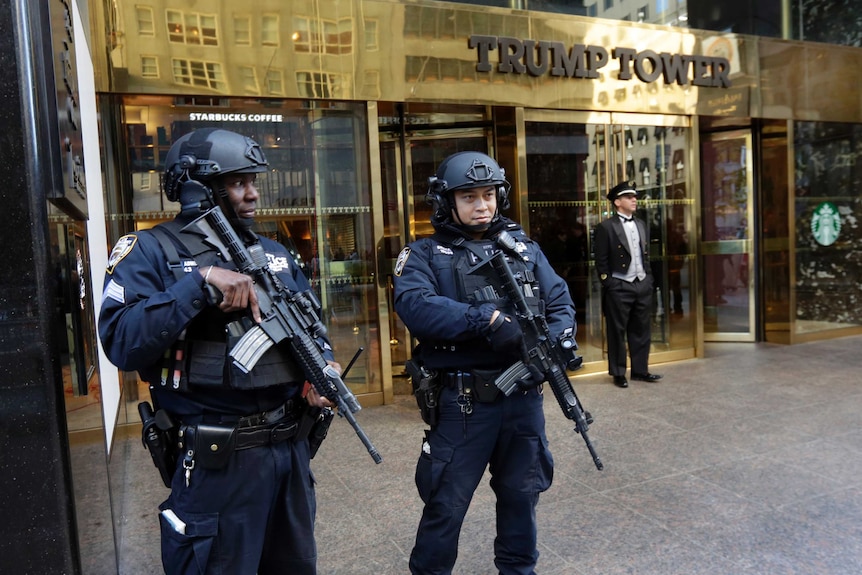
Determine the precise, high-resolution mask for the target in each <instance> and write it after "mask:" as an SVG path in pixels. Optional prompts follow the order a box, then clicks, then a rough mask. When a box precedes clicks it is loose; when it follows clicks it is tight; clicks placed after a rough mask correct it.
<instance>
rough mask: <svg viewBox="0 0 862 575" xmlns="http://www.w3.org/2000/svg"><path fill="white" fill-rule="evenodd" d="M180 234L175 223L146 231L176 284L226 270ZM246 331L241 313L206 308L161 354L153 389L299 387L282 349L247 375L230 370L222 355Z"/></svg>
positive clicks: (297, 373)
mask: <svg viewBox="0 0 862 575" xmlns="http://www.w3.org/2000/svg"><path fill="white" fill-rule="evenodd" d="M180 230H181V224H180V223H179V222H177V221H172V222H167V223H165V224H161V225H158V226H156V227H155V228H152V229H151V230H150V231H151V232H152V233H153V235H154V236H155V237H156V238H157V239H158V240H159V243H160V244H161V246H162V250H163V251H164V252H165V255H166V256H167V258H168V267H169V269H171V271H172V272H173V274H174V277H175V278H176V279H177V281H179V280H180V279H181V278H182V277H183V276H184V275H185V274H186V273H198V271H197V270H198V269H202V268H204V267H207V266H209V265H213V264H216V263H220V264H221V265H222V267H226V268H227V269H230V268H229V267H227V266H224V262H221V261H220V258H219V256H218V254H217V253H216V252H215V251H214V250H213V249H212V247H210V246H208V245H207V244H205V243H204V242H203V241H201V239H200V238H198V237H196V236H194V235H191V234H184V233H181V232H180ZM175 241H176V242H178V243H180V244H181V245H182V246H183V247H184V248H185V249H187V250H188V252H189V253H190V254H191V255H192V258H194V260H195V262H196V263H197V264H198V265H199V266H200V267H198V266H194V267H191V266H189V265H186V262H183V261H182V260H181V259H180V257H179V255H178V253H177V249H176V246H175V243H174V242H175ZM186 259H188V258H186ZM252 325H253V324H252V319H251V318H250V317H249V315H248V314H247V313H242V312H235V313H231V314H226V313H224V312H222V311H221V310H220V309H218V308H217V307H215V306H207V307H206V308H205V309H204V310H203V311H202V312H201V313H200V314H198V315H197V317H195V318H194V319H193V320H192V321H191V323H189V325H188V327H187V328H186V330H185V332H183V334H182V335H181V336H180V338H178V339H177V341H176V342H174V345H173V346H171V348H170V349H169V350H168V351H167V352H166V353H165V356H164V358H163V361H162V369H161V377H160V380H159V381H158V382H155V383H154V385H158V386H159V387H161V388H164V389H171V390H174V391H195V388H198V389H199V388H200V387H213V386H216V387H228V388H231V389H239V390H251V389H262V388H266V387H272V386H274V385H284V384H288V383H297V382H300V383H301V382H302V381H304V380H305V374H304V372H303V371H302V368H301V367H300V366H299V365H298V364H297V363H296V361H295V360H294V359H293V356H292V355H291V353H290V351H289V350H287V349H285V347H284V346H272V347H271V348H269V350H267V352H266V353H264V355H263V356H262V357H261V358H260V360H258V362H257V364H256V365H255V366H254V368H253V369H252V370H251V371H250V372H249V373H244V372H243V371H242V370H241V369H239V368H238V367H236V366H235V365H233V362H232V361H231V360H230V357H229V356H228V353H229V351H230V350H231V349H233V346H234V345H235V344H236V343H237V341H239V339H240V338H241V337H242V335H243V334H244V333H245V332H246V331H247V330H248V329H249V328H250V327H252Z"/></svg>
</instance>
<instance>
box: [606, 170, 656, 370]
mask: <svg viewBox="0 0 862 575" xmlns="http://www.w3.org/2000/svg"><path fill="white" fill-rule="evenodd" d="M608 199H609V200H610V201H611V202H612V203H613V205H614V210H615V211H616V215H615V216H612V217H610V218H608V219H606V220H604V221H603V222H601V223H600V224H599V225H598V226H596V230H595V232H596V233H595V241H594V246H593V248H594V249H593V251H594V253H595V255H596V272H597V273H598V275H599V280H600V281H601V284H602V311H603V312H604V314H605V320H606V323H607V338H608V374H609V375H611V376H612V377H613V378H614V383H615V384H616V385H617V386H619V387H628V380H627V379H626V344H628V354H629V355H630V356H631V377H632V379H634V380H639V381H657V380H659V379H661V376H660V375H658V374H655V373H650V372H649V349H650V343H651V333H650V328H651V317H652V305H653V277H652V272H651V271H650V265H649V228H648V227H647V225H646V224H645V223H644V222H643V221H641V220H639V219H638V218H636V217H634V214H635V210H637V207H638V200H637V186H636V184H635V182H631V181H628V182H623V183H621V184H617V185H616V186H614V187H613V188H611V191H610V192H608Z"/></svg>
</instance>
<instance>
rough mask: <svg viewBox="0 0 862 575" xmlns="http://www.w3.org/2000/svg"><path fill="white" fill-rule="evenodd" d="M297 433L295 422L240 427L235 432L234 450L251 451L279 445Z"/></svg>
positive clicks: (296, 423)
mask: <svg viewBox="0 0 862 575" xmlns="http://www.w3.org/2000/svg"><path fill="white" fill-rule="evenodd" d="M297 431H299V423H298V422H297V421H291V422H289V423H288V422H284V423H276V424H274V425H263V426H260V427H240V428H238V429H237V430H236V447H234V449H236V450H237V451H239V450H241V449H251V448H252V447H262V446H264V445H272V444H273V443H280V442H282V441H287V440H288V439H291V438H293V437H294V436H296V433H297Z"/></svg>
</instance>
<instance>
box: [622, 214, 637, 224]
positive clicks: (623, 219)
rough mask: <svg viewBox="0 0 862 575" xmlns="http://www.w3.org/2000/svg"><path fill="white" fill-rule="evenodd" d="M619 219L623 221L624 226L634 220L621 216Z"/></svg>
mask: <svg viewBox="0 0 862 575" xmlns="http://www.w3.org/2000/svg"><path fill="white" fill-rule="evenodd" d="M620 219H621V220H622V221H623V223H624V224H626V223H628V222H633V221H634V220H635V219H634V217H631V218H627V217H625V216H622V215H621V216H620Z"/></svg>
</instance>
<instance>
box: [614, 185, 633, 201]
mask: <svg viewBox="0 0 862 575" xmlns="http://www.w3.org/2000/svg"><path fill="white" fill-rule="evenodd" d="M626 194H634V195H635V196H636V195H638V190H637V184H636V183H635V182H634V181H628V182H623V183H621V184H617V185H616V186H614V187H613V188H611V191H610V192H608V199H609V200H610V201H614V200H615V199H617V198H618V197H620V196H625V195H626Z"/></svg>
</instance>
